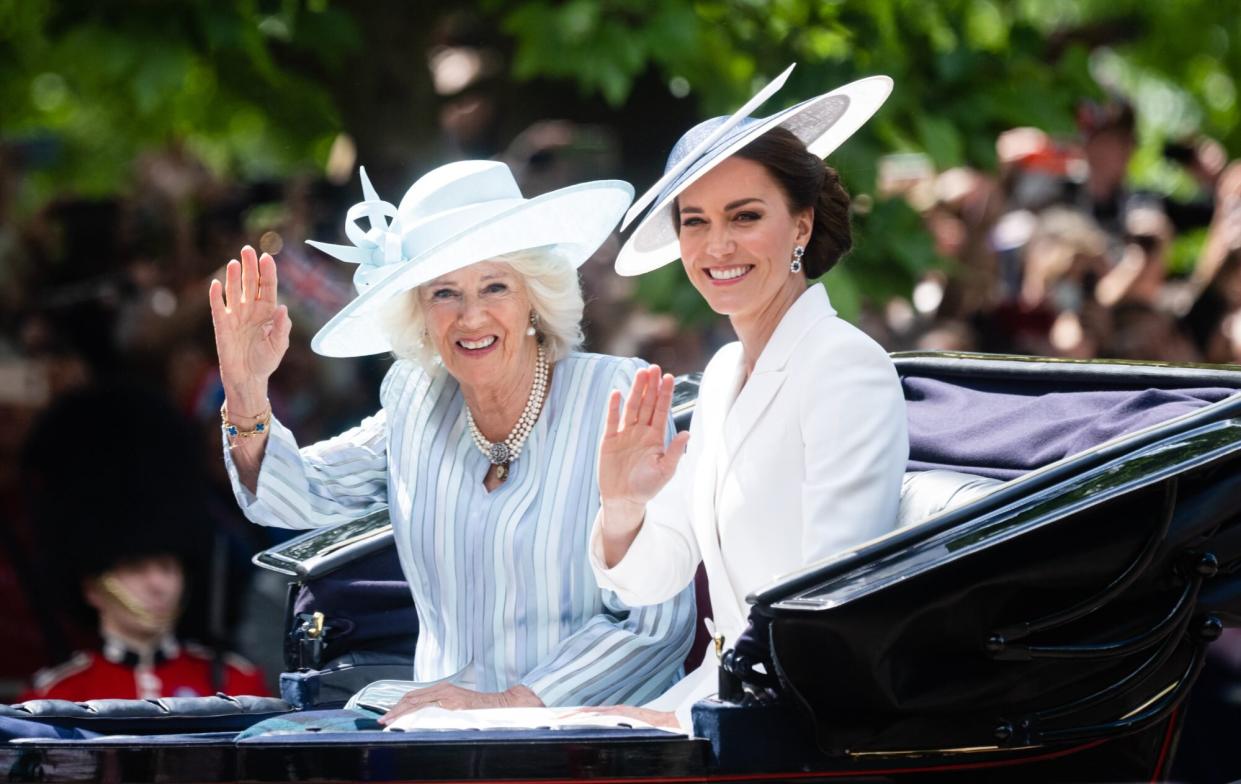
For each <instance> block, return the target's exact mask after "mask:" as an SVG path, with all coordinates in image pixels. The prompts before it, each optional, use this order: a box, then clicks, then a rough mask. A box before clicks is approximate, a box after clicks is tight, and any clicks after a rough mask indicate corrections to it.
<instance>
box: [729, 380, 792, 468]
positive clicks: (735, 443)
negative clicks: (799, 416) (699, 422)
mask: <svg viewBox="0 0 1241 784" xmlns="http://www.w3.org/2000/svg"><path fill="white" fill-rule="evenodd" d="M786 375H787V374H786V373H785V372H784V371H783V370H769V371H767V372H764V373H757V372H756V373H754V375H752V376H750V379H749V380H748V381H746V382H745V387H744V388H743V389H742V390H741V394H740V395H738V396H737V402H735V403H733V407H732V410H730V411H729V412H728V416H727V417H725V418H724V441H723V443H722V444H721V446H722V447H723V448H724V455H723V460H722V462H721V464H720V476H719V480H720V481H722V480H723V478H724V475H725V474H727V473H728V471H729V469H731V468H732V464H733V458H734V457H736V455H737V453H738V452H739V451H740V450H741V444H742V442H743V441H745V437H746V436H748V435H749V434H750V432H751V431H752V430H753V429H754V426H755V425H757V424H758V421H759V419H761V418H762V416H763V412H765V411H766V410H767V408H768V407H769V406H770V405H771V401H772V400H773V399H774V398H775V396H776V393H777V392H779V391H780V387H782V386H783V385H784V379H785V376H786Z"/></svg>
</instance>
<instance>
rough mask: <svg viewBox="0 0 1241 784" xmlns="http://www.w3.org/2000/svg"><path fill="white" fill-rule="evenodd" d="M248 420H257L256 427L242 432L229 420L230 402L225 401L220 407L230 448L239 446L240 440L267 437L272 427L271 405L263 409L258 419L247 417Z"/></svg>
mask: <svg viewBox="0 0 1241 784" xmlns="http://www.w3.org/2000/svg"><path fill="white" fill-rule="evenodd" d="M247 418H248V419H256V420H258V421H256V422H255V423H254V427H252V428H250V429H249V430H242V429H241V428H239V427H237V425H235V424H233V423H232V422H230V421H229V420H228V402H227V401H225V402H224V404H223V405H221V406H220V422H221V425H222V427H223V428H224V435H225V436H227V437H228V445H229V447H230V448H232V447H234V446H236V445H237V439H238V438H251V437H252V436H264V435H267V431H268V430H269V429H270V427H271V403H270V402H268V404H267V408H265V409H263V413H261V414H259V415H258V416H257V417H247Z"/></svg>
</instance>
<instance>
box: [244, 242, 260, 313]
mask: <svg viewBox="0 0 1241 784" xmlns="http://www.w3.org/2000/svg"><path fill="white" fill-rule="evenodd" d="M258 291H259V259H258V256H256V255H255V253H254V248H252V247H250V246H249V245H247V246H245V247H244V248H242V249H241V301H242V302H254V301H255V299H257V295H258Z"/></svg>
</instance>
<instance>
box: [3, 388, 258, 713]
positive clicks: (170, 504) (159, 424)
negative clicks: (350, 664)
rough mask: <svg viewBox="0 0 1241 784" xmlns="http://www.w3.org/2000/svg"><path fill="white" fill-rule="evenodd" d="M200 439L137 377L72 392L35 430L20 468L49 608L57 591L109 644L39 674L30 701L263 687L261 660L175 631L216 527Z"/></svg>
mask: <svg viewBox="0 0 1241 784" xmlns="http://www.w3.org/2000/svg"><path fill="white" fill-rule="evenodd" d="M122 423H123V424H122ZM195 444H196V442H195V439H194V432H193V430H192V429H190V428H189V426H188V425H187V424H186V422H185V420H184V419H183V418H182V417H181V416H180V414H178V413H177V412H176V410H175V409H174V408H172V406H170V405H169V403H168V402H167V401H166V400H164V399H163V398H162V397H161V396H160V395H157V394H154V393H151V392H149V391H146V390H143V389H141V388H138V387H131V386H115V385H109V386H100V387H96V388H93V389H90V388H87V389H82V390H78V391H75V392H70V393H66V394H65V395H63V396H62V397H61V398H60V399H58V400H57V401H56V402H54V403H53V404H52V406H50V407H49V409H48V410H47V411H46V412H45V413H44V415H43V417H42V418H41V419H40V421H39V422H38V423H37V424H36V426H35V427H34V428H33V429H32V431H31V437H30V441H29V443H28V445H27V448H26V450H25V466H26V471H27V474H26V475H27V477H28V484H27V487H28V488H29V496H30V507H31V513H32V530H33V531H34V532H35V533H36V539H37V540H38V544H39V547H38V551H39V552H40V553H41V554H42V555H41V558H40V563H41V576H42V579H43V581H44V582H45V583H46V585H47V586H48V587H47V590H46V594H47V598H43V602H44V607H45V608H46V609H49V610H50V609H51V605H52V604H53V601H49V599H52V598H53V597H55V599H56V600H58V603H59V604H61V605H62V606H63V607H65V608H66V609H67V610H70V611H73V613H74V614H75V615H79V616H80V617H81V618H82V620H83V621H84V622H85V623H86V624H90V623H92V621H93V622H95V623H97V624H98V625H97V628H98V630H99V636H100V639H101V644H100V645H99V646H97V647H95V648H94V649H92V650H86V651H79V652H78V653H76V654H73V655H72V656H71V657H70V658H69V660H68V661H66V662H65V663H63V664H61V665H59V666H57V667H52V668H49V669H45V670H42V671H40V672H38V673H36V674H35V675H34V676H33V678H32V687H31V688H30V689H29V690H27V692H26V693H25V694H24V695H23V699H40V698H50V699H65V700H74V701H80V700H90V699H107V698H118V699H134V698H154V697H193V696H209V695H212V694H215V693H216V692H224V693H225V694H230V695H244V694H251V695H255V696H268V694H269V689H268V688H267V687H266V686H265V685H264V680H263V678H262V676H261V675H260V673H259V672H258V670H257V669H256V668H255V667H254V666H253V665H251V664H249V663H248V662H246V661H245V660H243V659H241V658H240V657H237V656H232V655H229V654H225V653H223V652H218V651H214V650H207V649H205V648H202V647H199V646H196V645H193V644H191V643H187V642H185V641H184V640H182V639H179V637H178V635H177V624H178V621H179V620H181V618H182V615H183V613H184V611H185V609H186V606H187V603H186V596H187V595H188V594H189V593H190V586H191V585H192V584H195V583H196V582H197V580H196V578H198V579H199V580H200V579H201V578H202V576H203V573H204V572H205V571H207V569H206V567H207V566H209V564H210V561H209V558H210V555H211V553H212V546H211V541H212V539H211V537H212V534H213V532H214V531H215V529H216V527H217V525H218V521H217V520H216V519H215V518H214V517H213V516H212V515H211V513H210V511H209V510H210V508H211V505H210V503H209V498H210V495H209V487H210V485H209V481H208V479H207V478H206V476H205V475H204V473H203V470H202V466H201V455H200V451H199V450H198V448H197V447H196V446H195ZM40 598H41V597H40ZM92 616H93V617H92ZM222 624H223V622H222V621H217V622H216V623H214V624H213V629H212V630H211V633H212V634H213V635H215V636H220V635H221V634H222V633H223V630H222V629H221V628H220V627H221V626H222ZM277 639H278V638H276V637H275V636H273V643H275V642H277Z"/></svg>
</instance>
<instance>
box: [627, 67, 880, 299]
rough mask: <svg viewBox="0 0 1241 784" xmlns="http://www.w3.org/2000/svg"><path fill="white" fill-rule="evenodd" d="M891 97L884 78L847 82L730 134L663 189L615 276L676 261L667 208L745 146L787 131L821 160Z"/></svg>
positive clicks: (676, 249) (677, 254)
mask: <svg viewBox="0 0 1241 784" xmlns="http://www.w3.org/2000/svg"><path fill="white" fill-rule="evenodd" d="M891 93H892V80H891V79H890V78H889V77H887V76H870V77H867V78H865V79H859V80H858V81H856V82H850V83H849V84H846V85H844V86H843V87H840V88H838V89H836V90H832V91H831V92H830V93H825V94H824V95H820V96H818V97H817V98H811V99H809V100H807V101H802V102H801V103H799V104H797V105H796V106H791V107H789V108H788V109H785V110H783V111H780V112H777V113H775V114H773V115H772V116H770V117H768V118H766V119H764V120H761V121H759V122H757V123H754V124H751V125H748V126H744V127H742V128H740V129H738V130H736V131H735V132H734V133H733V134H732V135H730V136H729V137H727V138H726V139H723V140H721V141H720V142H719V143H717V144H716V146H715V148H714V149H713V150H711V151H709V152H708V153H707V154H705V155H704V156H702V157H701V158H699V159H698V160H697V161H694V162H693V164H692V165H691V166H689V167H687V168H686V169H685V171H684V172H683V173H682V174H681V175H680V177H678V178H677V179H676V180H675V181H674V182H673V183H672V184H671V185H668V186H665V190H664V191H663V192H662V193H661V194H660V196H659V197H658V200H657V201H656V203H655V206H654V207H652V208H651V210H650V212H648V213H647V214H646V216H645V217H644V218H643V219H642V221H641V222H640V223H639V224H638V227H637V228H636V229H634V231H633V234H631V235H630V236H629V240H628V241H627V242H626V243H625V245H624V246H623V247H622V248H621V251H620V254H619V255H618V256H617V258H616V271H617V272H618V273H619V274H621V275H627V276H629V275H641V274H642V273H644V272H650V271H651V270H654V269H658V268H659V267H662V266H664V265H665V264H668V263H669V262H673V261H676V260H677V259H678V258H679V257H680V248H679V245H678V242H677V234H676V229H675V228H674V225H673V216H672V202H673V201H674V200H675V199H676V197H677V196H678V195H680V194H681V192H682V191H684V190H685V189H686V188H688V187H689V186H690V185H692V184H694V183H695V182H697V181H698V179H699V178H701V177H702V176H703V175H705V174H706V173H707V172H709V171H711V170H712V169H713V168H715V167H716V166H717V165H718V164H719V163H720V162H721V161H723V160H725V159H727V158H729V157H730V156H732V155H734V154H736V153H737V152H738V151H739V150H741V149H742V148H743V147H745V146H746V145H747V144H749V143H750V142H752V141H754V140H755V139H757V138H758V137H760V136H762V135H763V134H764V133H767V132H768V131H770V130H772V129H773V128H777V127H783V128H787V129H788V130H789V131H791V132H792V133H793V135H795V136H796V137H797V138H799V139H801V141H802V143H803V144H805V145H806V149H807V150H809V151H810V152H811V153H812V154H814V155H816V156H818V157H820V158H824V157H827V156H828V155H829V154H831V153H832V152H833V151H834V150H835V149H836V148H837V147H839V146H840V145H841V144H844V142H845V141H846V140H847V139H848V138H849V137H850V136H852V135H853V134H854V133H855V132H856V131H857V130H858V128H861V127H862V125H863V124H865V123H866V121H867V120H869V119H870V118H871V117H872V116H873V115H874V114H875V112H876V111H878V110H879V107H880V106H882V105H883V103H884V101H886V100H887V99H888V96H889V95H890V94H891Z"/></svg>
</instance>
